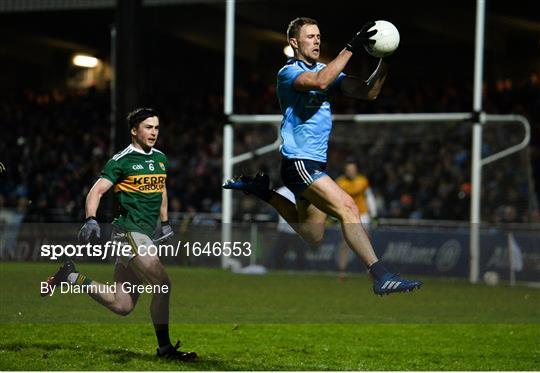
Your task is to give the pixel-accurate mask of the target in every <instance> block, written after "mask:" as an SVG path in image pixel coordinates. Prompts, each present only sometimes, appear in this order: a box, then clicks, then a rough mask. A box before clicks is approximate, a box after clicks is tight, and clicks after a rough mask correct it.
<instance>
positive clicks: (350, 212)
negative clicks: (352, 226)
mask: <svg viewBox="0 0 540 373" xmlns="http://www.w3.org/2000/svg"><path fill="white" fill-rule="evenodd" d="M338 218H339V219H340V220H341V221H342V222H344V223H354V222H357V221H359V219H360V212H359V211H358V206H356V203H354V200H353V199H352V198H351V197H350V196H348V195H347V196H346V197H344V198H343V200H342V201H341V204H340V206H339V208H338Z"/></svg>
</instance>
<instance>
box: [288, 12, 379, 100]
mask: <svg viewBox="0 0 540 373" xmlns="http://www.w3.org/2000/svg"><path fill="white" fill-rule="evenodd" d="M374 25H375V22H369V23H366V24H365V25H364V27H362V29H361V30H360V31H358V32H357V33H356V34H355V35H354V36H353V38H352V39H351V41H349V42H348V43H347V45H346V46H345V48H343V50H342V51H341V52H339V54H338V55H337V57H336V58H334V59H333V60H332V61H331V62H330V63H329V64H328V65H326V66H325V67H324V68H323V69H322V70H320V71H318V72H309V71H306V72H305V73H302V74H301V75H300V76H299V77H298V78H296V80H295V81H294V89H296V90H298V91H309V90H312V89H317V90H325V89H327V88H328V87H329V86H330V84H332V83H333V82H334V80H336V79H337V77H338V76H339V74H340V73H341V72H342V71H343V69H345V66H346V65H347V63H348V62H349V60H350V59H351V57H352V55H353V54H354V53H359V51H360V50H362V49H363V46H364V44H366V43H368V42H370V38H371V37H372V36H373V35H375V34H376V33H377V30H371V31H369V29H370V28H371V27H373V26H374Z"/></svg>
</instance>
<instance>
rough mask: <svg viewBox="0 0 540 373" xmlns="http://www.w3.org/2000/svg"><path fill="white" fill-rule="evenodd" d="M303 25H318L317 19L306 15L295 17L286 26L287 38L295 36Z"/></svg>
mask: <svg viewBox="0 0 540 373" xmlns="http://www.w3.org/2000/svg"><path fill="white" fill-rule="evenodd" d="M304 25H318V23H317V21H316V20H314V19H313V18H308V17H298V18H295V19H293V20H292V21H291V23H289V27H287V40H289V39H290V38H297V37H298V35H300V29H301V28H302V26H304Z"/></svg>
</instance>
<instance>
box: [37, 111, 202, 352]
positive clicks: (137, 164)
mask: <svg viewBox="0 0 540 373" xmlns="http://www.w3.org/2000/svg"><path fill="white" fill-rule="evenodd" d="M127 120H128V127H129V131H130V134H131V144H130V145H129V146H128V147H127V148H125V149H124V150H122V151H121V152H119V153H117V154H116V155H115V156H114V157H113V158H112V159H110V160H109V161H108V162H107V164H106V165H105V167H104V168H103V170H102V172H101V177H100V178H99V179H98V180H97V181H96V183H95V184H94V186H93V187H92V189H91V190H90V192H88V196H87V197H86V222H85V224H84V226H83V227H82V228H81V230H80V232H79V239H80V240H81V241H84V242H88V241H89V239H90V237H91V236H92V235H93V234H95V235H96V236H97V237H100V227H99V224H98V222H97V220H96V213H97V209H98V206H99V203H100V200H101V197H102V196H103V194H105V192H107V191H108V190H109V189H111V188H112V187H114V192H115V196H116V198H117V199H118V202H119V214H118V216H117V217H116V219H114V221H113V233H112V241H114V242H121V243H125V244H129V246H130V247H131V251H130V252H129V253H128V255H126V256H120V257H118V258H117V261H116V265H115V271H114V282H115V284H116V285H117V286H116V287H115V288H116V291H115V292H112V291H108V290H106V291H103V289H108V288H107V287H105V286H101V287H100V286H96V287H94V290H92V287H91V286H88V287H87V289H89V291H88V294H89V295H90V296H91V297H92V298H93V299H95V300H96V301H98V302H99V303H101V304H102V305H104V306H105V307H107V308H108V309H110V310H111V311H113V312H115V313H117V314H120V315H128V314H129V313H130V312H131V311H132V310H133V309H134V308H135V305H136V304H137V300H138V298H139V293H138V292H126V291H124V287H123V286H122V284H124V283H128V282H129V283H130V284H131V285H130V288H132V287H133V285H139V284H143V283H148V284H150V285H156V286H158V287H159V286H161V288H162V289H167V291H163V292H154V293H153V294H152V302H151V306H150V313H151V316H152V322H153V324H154V329H155V332H156V336H157V340H158V345H159V347H158V349H157V356H159V357H164V358H170V359H177V360H181V361H193V360H195V359H196V358H197V354H196V353H194V352H182V351H179V350H178V348H179V342H177V343H176V345H175V346H173V345H172V344H171V341H170V339H169V295H170V285H171V283H170V279H169V277H168V275H167V272H166V271H165V268H164V266H163V264H162V263H161V261H160V260H159V257H158V256H157V255H147V254H148V252H144V251H143V250H145V248H148V247H149V246H150V245H152V244H153V243H154V242H161V241H163V240H165V239H167V238H168V237H170V236H172V234H173V231H172V229H171V226H170V225H169V222H168V215H167V188H166V183H165V182H166V179H167V169H168V167H169V162H168V161H167V157H166V156H165V154H163V153H162V152H160V151H159V150H157V149H155V148H154V145H155V143H156V140H157V137H158V134H159V116H158V114H157V112H156V111H155V110H154V109H150V108H141V109H137V110H134V111H133V112H131V113H130V114H129V115H128V118H127ZM158 219H160V220H161V226H160V227H159V234H158V237H157V238H156V239H154V241H152V239H151V237H153V236H154V233H155V231H156V228H158V226H157V222H158ZM62 282H69V283H71V284H76V285H102V284H99V283H98V282H96V281H93V280H91V279H90V278H88V277H87V276H84V275H82V274H81V273H79V272H78V271H77V270H76V268H75V265H74V263H73V262H72V261H71V260H69V259H68V260H66V261H65V262H64V265H63V266H62V267H61V268H60V269H59V270H58V272H57V273H56V274H55V275H54V276H52V277H50V278H49V280H48V284H49V285H50V287H49V289H52V288H53V286H55V285H58V284H60V283H62ZM163 285H165V287H163ZM98 289H99V290H98ZM42 295H47V294H43V293H42Z"/></svg>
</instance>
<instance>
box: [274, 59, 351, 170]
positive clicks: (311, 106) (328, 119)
mask: <svg viewBox="0 0 540 373" xmlns="http://www.w3.org/2000/svg"><path fill="white" fill-rule="evenodd" d="M325 66H326V65H325V64H322V63H318V62H317V63H316V64H315V65H313V66H310V65H308V64H306V63H305V62H303V61H300V60H297V59H294V58H291V59H289V60H288V61H287V64H286V65H285V66H283V67H282V68H281V70H279V72H278V77H277V96H278V99H279V105H280V106H281V113H282V114H283V121H282V122H281V138H282V140H283V145H281V150H280V151H281V154H282V155H283V156H284V157H285V158H289V159H291V158H300V159H310V160H314V161H318V162H326V153H327V151H328V137H329V136H330V131H331V130H332V112H331V110H330V102H331V100H332V96H333V94H335V93H336V91H337V90H338V89H339V87H340V85H341V81H342V80H343V78H345V74H343V73H340V74H339V76H338V77H337V79H336V80H335V81H334V82H333V83H332V84H331V85H330V87H328V88H327V89H326V90H324V91H316V90H314V91H306V92H302V91H297V90H295V89H294V81H295V80H296V78H298V76H299V75H300V74H302V73H303V72H306V71H311V72H317V71H320V70H322V69H323V68H324V67H325Z"/></svg>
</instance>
